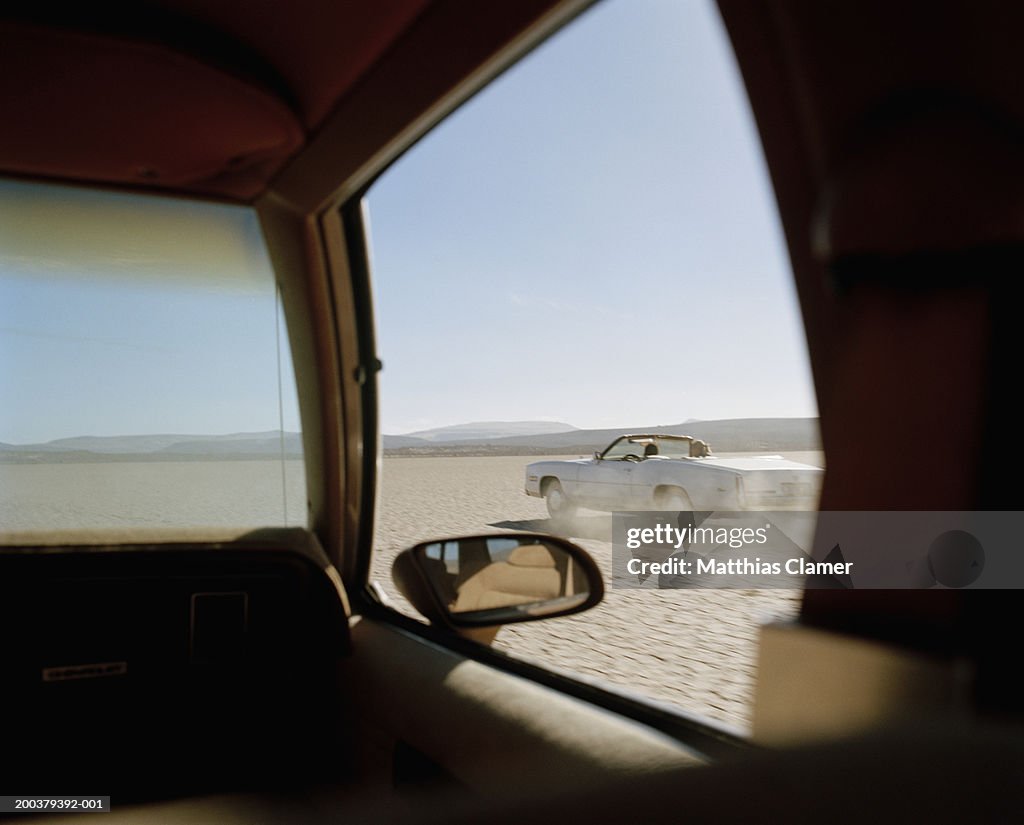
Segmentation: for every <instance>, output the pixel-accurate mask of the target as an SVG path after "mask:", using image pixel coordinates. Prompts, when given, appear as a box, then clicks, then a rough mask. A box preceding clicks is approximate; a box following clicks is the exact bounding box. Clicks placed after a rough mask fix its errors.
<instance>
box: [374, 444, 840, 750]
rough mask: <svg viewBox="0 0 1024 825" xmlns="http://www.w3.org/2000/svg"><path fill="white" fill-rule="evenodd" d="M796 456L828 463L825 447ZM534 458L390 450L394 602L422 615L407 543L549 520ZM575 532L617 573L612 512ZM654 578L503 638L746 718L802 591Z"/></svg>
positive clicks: (542, 526) (385, 490)
mask: <svg viewBox="0 0 1024 825" xmlns="http://www.w3.org/2000/svg"><path fill="white" fill-rule="evenodd" d="M565 457H566V458H578V457H579V456H565ZM787 457H788V458H793V459H794V460H797V461H805V462H806V463H808V464H817V465H819V466H820V465H821V454H820V453H792V454H787ZM545 458H548V459H550V458H553V456H546V457H545ZM533 460H535V459H533V458H530V457H526V456H501V457H459V458H451V457H415V458H405V457H402V458H397V457H396V458H385V459H384V461H383V470H382V479H381V496H380V498H379V511H378V514H377V531H376V542H375V546H376V556H375V559H374V567H373V575H374V578H375V579H376V580H377V581H378V582H379V583H380V584H381V585H382V586H383V588H384V590H385V592H386V593H387V595H388V597H389V599H391V600H392V602H393V603H394V606H395V607H397V608H398V609H401V610H403V611H404V612H407V613H410V614H414V615H415V611H414V610H413V609H412V607H411V606H410V605H408V603H406V602H405V601H404V600H403V599H402V598H401V596H400V595H399V594H398V593H397V592H396V591H395V589H394V587H393V586H392V584H391V575H390V568H391V561H392V559H393V558H394V556H395V554H396V553H398V552H399V551H400V550H402V549H404V548H406V547H409V546H411V545H413V544H416V543H418V542H421V541H425V540H428V539H435V538H442V537H446V536H457V535H467V534H472V533H489V532H501V531H507V530H527V531H538V532H552V529H553V528H552V526H551V524H550V521H549V520H548V518H547V512H546V510H545V507H544V502H543V501H542V500H540V499H536V498H530V497H529V496H527V495H525V494H524V493H523V476H524V468H525V467H526V465H527V464H528V463H529V462H530V461H533ZM567 533H568V535H569V537H570V538H572V539H573V540H574V541H576V542H577V543H578V544H580V545H581V546H583V547H585V548H586V549H587V550H588V551H589V552H590V553H591V554H592V555H593V557H594V558H595V560H596V561H597V563H598V565H599V566H600V567H601V570H602V572H603V573H604V575H605V582H606V585H607V584H609V583H610V582H611V555H612V553H611V516H610V515H609V514H600V513H590V512H587V511H584V513H583V514H582V515H581V516H580V517H579V518H578V519H577V521H576V523H575V524H574V525H573V526H572V527H571V528H570V529H569V530H568V531H567ZM651 584H652V587H651V588H650V589H642V590H621V589H620V590H616V589H611V588H609V589H608V591H607V593H606V595H605V599H604V602H603V603H602V604H600V605H598V606H597V607H596V608H594V609H592V610H590V611H588V612H586V613H582V614H580V615H578V616H571V617H568V618H563V619H552V620H548V621H541V622H532V623H527V624H518V625H511V626H509V627H506V628H503V629H502V631H501V633H500V634H499V636H498V639H497V640H496V642H495V645H496V647H498V648H499V649H501V650H503V651H505V652H506V653H509V654H510V655H513V656H517V657H520V658H523V659H527V660H530V661H533V662H538V663H541V664H543V665H545V666H549V667H552V668H557V669H560V670H563V671H568V672H572V673H574V674H577V675H578V676H581V677H583V678H585V679H587V680H591V681H596V682H598V683H601V684H603V685H606V686H610V687H612V688H615V689H617V690H621V691H626V692H630V693H634V694H641V695H643V696H645V697H648V698H651V699H655V700H658V701H661V702H667V703H670V704H672V705H675V706H676V707H678V708H680V709H682V710H684V711H686V712H688V713H690V714H696V715H698V716H702V717H707V718H711V719H714V720H717V721H719V722H724V723H727V724H729V725H731V726H733V727H735V728H737V729H739V730H740V731H747V730H749V726H750V717H751V710H752V707H751V703H752V697H753V688H754V680H755V678H756V672H757V661H756V642H757V634H758V628H759V627H760V626H761V625H762V624H763V623H765V622H770V621H776V620H785V619H788V618H791V617H793V616H794V615H795V614H796V611H797V609H798V607H799V593H798V592H795V591H789V590H699V591H694V590H687V591H683V590H657V589H656V586H653V584H654V583H653V581H652V582H651Z"/></svg>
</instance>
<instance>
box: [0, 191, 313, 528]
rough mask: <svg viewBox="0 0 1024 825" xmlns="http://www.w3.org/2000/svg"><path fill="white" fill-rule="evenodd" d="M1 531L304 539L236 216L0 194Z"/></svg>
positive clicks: (225, 210) (280, 369)
mask: <svg viewBox="0 0 1024 825" xmlns="http://www.w3.org/2000/svg"><path fill="white" fill-rule="evenodd" d="M0 387H2V388H3V404H2V405H0V531H3V532H12V531H25V530H30V531H35V530H44V531H53V530H77V529H83V528H86V529H93V528H95V529H118V528H139V527H143V528H149V527H152V528H179V527H220V526H223V527H250V526H263V525H281V524H305V510H306V507H305V500H306V495H305V477H304V471H303V462H302V451H301V441H300V434H299V423H298V410H297V405H296V400H295V389H294V387H295V384H294V379H293V376H292V366H291V359H290V356H289V352H288V347H287V342H286V338H285V335H284V328H283V324H282V322H281V318H280V310H279V308H278V301H277V295H276V288H275V283H274V277H273V274H272V272H271V269H270V265H269V262H268V259H267V256H266V252H265V248H264V244H263V239H262V236H261V233H260V229H259V224H258V222H257V219H256V216H255V213H254V212H253V211H251V210H249V209H246V208H241V207H233V206H223V205H219V204H209V203H199V202H190V201H185V200H178V199H169V198H156V197H147V196H140V195H128V194H119V193H111V192H96V191H90V190H86V189H72V188H65V187H58V186H48V185H38V184H26V183H21V182H13V181H8V182H0Z"/></svg>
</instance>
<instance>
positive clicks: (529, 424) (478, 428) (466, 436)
mask: <svg viewBox="0 0 1024 825" xmlns="http://www.w3.org/2000/svg"><path fill="white" fill-rule="evenodd" d="M573 431H576V427H574V426H573V425H572V424H563V423H561V422H559V421H474V422H472V423H470V424H453V425H452V426H450V427H437V428H435V429H433V430H419V431H418V432H414V433H406V434H405V435H400V436H391V435H386V436H384V438H414V439H417V440H422V441H434V442H437V441H481V440H488V439H492V438H510V437H513V436H522V437H530V436H534V435H547V434H549V433H565V432H573Z"/></svg>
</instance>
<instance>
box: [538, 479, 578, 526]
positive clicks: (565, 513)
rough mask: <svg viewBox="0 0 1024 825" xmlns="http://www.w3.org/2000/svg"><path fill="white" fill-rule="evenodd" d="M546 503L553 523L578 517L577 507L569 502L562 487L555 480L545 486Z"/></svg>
mask: <svg viewBox="0 0 1024 825" xmlns="http://www.w3.org/2000/svg"><path fill="white" fill-rule="evenodd" d="M544 503H545V504H546V505H547V507H548V515H549V516H551V519H552V520H553V521H564V520H566V519H570V518H572V517H573V516H574V515H576V505H574V504H573V503H572V502H571V501H569V497H568V496H567V495H566V494H565V491H564V490H563V489H562V485H561V484H560V483H559V482H558V481H557V480H555V479H552V480H551V481H549V482H548V483H547V484H546V485H545V486H544Z"/></svg>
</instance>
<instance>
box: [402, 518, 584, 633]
mask: <svg viewBox="0 0 1024 825" xmlns="http://www.w3.org/2000/svg"><path fill="white" fill-rule="evenodd" d="M392 577H393V578H394V580H395V584H396V585H397V586H398V589H399V591H401V593H402V595H403V596H405V597H406V598H407V599H408V600H409V602H410V603H411V604H412V605H413V607H415V608H416V609H417V610H419V611H420V612H421V613H422V614H423V615H424V616H426V617H427V618H428V619H430V620H431V621H432V622H434V623H435V624H436V623H440V624H443V625H448V626H450V627H453V628H456V629H460V628H484V627H496V626H500V625H503V624H509V623H511V622H525V621H531V620H535V619H543V618H547V617H550V616H565V615H568V614H570V613H579V612H580V611H583V610H587V609H588V608H590V607H593V606H594V605H595V604H597V603H598V602H599V601H600V600H601V598H602V596H603V595H604V584H603V582H602V580H601V574H600V572H599V571H598V569H597V565H596V564H594V561H593V559H591V558H590V556H589V555H588V554H587V552H586V551H585V550H583V549H582V548H580V547H577V546H576V545H574V544H572V543H570V542H568V541H565V540H564V539H559V538H556V537H554V536H538V535H528V534H512V535H489V536H469V537H465V538H457V539H448V540H444V541H434V542H428V543H426V544H419V545H417V546H415V547H413V548H411V549H409V550H405V551H403V552H402V553H400V554H399V555H398V556H397V557H396V558H395V562H394V566H393V567H392Z"/></svg>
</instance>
